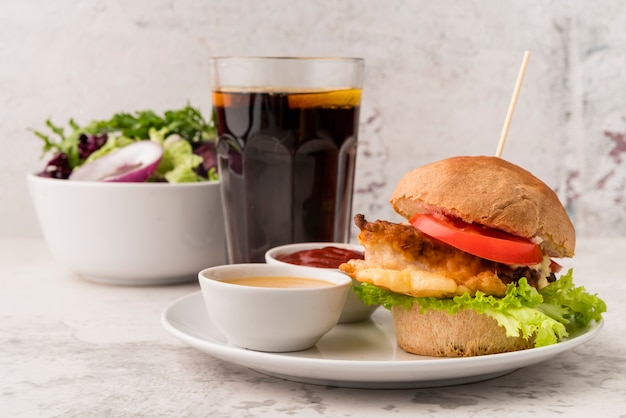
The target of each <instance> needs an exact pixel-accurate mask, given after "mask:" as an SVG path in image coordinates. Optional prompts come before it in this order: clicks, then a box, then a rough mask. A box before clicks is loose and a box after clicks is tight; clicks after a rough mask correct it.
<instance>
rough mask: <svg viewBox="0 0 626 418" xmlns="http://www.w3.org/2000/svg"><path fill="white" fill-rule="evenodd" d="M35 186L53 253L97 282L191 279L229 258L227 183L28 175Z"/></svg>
mask: <svg viewBox="0 0 626 418" xmlns="http://www.w3.org/2000/svg"><path fill="white" fill-rule="evenodd" d="M27 184H28V189H29V192H30V195H31V199H32V202H33V205H34V208H35V212H36V214H37V217H38V220H39V225H40V227H41V231H42V234H43V237H44V239H45V241H46V244H47V246H48V248H49V250H50V252H51V254H52V255H53V256H54V257H55V258H56V259H57V260H58V261H59V262H60V263H61V264H63V265H64V266H66V267H67V268H68V269H70V270H72V271H74V272H76V273H78V274H79V275H80V276H82V277H83V278H85V279H88V280H90V281H95V282H102V283H108V284H118V285H162V284H172V283H179V282H187V281H193V280H197V274H198V272H199V271H200V270H202V269H204V268H206V267H210V266H214V265H219V264H224V263H225V261H226V252H225V237H224V218H223V215H222V207H221V197H220V183H219V181H205V182H196V183H181V184H170V183H123V182H122V183H116V182H94V181H71V180H61V179H53V178H45V177H40V176H38V175H36V174H28V175H27Z"/></svg>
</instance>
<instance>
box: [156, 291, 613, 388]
mask: <svg viewBox="0 0 626 418" xmlns="http://www.w3.org/2000/svg"><path fill="white" fill-rule="evenodd" d="M161 322H162V324H163V326H164V327H165V329H166V330H167V331H169V332H170V333H172V334H173V335H174V336H176V337H177V338H179V339H180V340H182V341H183V342H185V343H187V344H189V345H191V346H192V347H195V348H197V349H198V350H200V351H203V352H205V353H208V354H210V355H211V356H213V357H217V358H219V359H222V360H226V361H229V362H232V363H236V364H239V365H242V366H245V367H249V368H251V369H254V370H257V371H259V372H261V373H265V374H268V375H271V376H275V377H280V378H283V379H288V380H293V381H297V382H304V383H312V384H318V385H328V386H339V387H350V388H385V389H391V388H422V387H437V386H448V385H457V384H463V383H470V382H478V381H481V380H486V379H491V378H494V377H498V376H502V375H504V374H507V373H510V372H512V371H514V370H517V369H519V368H520V367H524V366H529V365H531V364H536V363H539V362H542V361H545V360H548V359H550V358H552V357H554V356H556V355H558V354H560V353H563V352H565V351H568V350H571V349H573V348H575V347H577V346H579V345H580V344H583V343H585V342H587V341H589V340H590V339H592V338H593V337H594V336H595V335H596V334H597V333H598V332H599V331H600V329H601V328H602V325H603V323H602V322H600V323H598V324H595V325H593V326H592V327H590V328H589V329H588V330H586V331H585V332H584V333H582V334H580V335H578V336H576V337H574V338H571V339H569V340H566V341H563V342H560V343H558V344H554V345H550V346H547V347H540V348H533V349H530V350H523V351H516V352H513V353H503V354H493V355H488V356H478V357H465V358H437V357H425V356H416V355H412V354H408V353H405V352H404V351H402V350H401V349H400V348H398V346H397V344H396V337H395V334H394V331H393V323H392V319H391V315H390V313H389V311H387V310H386V309H384V308H379V309H378V310H377V311H376V312H374V314H373V315H372V317H371V319H369V320H366V321H363V322H359V323H354V324H345V325H337V326H336V327H335V328H333V329H332V330H331V331H330V332H329V333H328V334H326V335H325V336H324V337H323V338H322V339H321V340H320V341H319V342H318V343H317V345H316V346H315V347H313V348H311V349H309V350H306V351H299V352H293V353H264V352H258V351H250V350H246V349H243V348H239V347H235V346H233V345H230V344H229V343H228V342H227V340H226V338H225V337H224V335H223V334H222V333H221V332H220V331H219V330H218V329H217V328H216V327H215V325H214V324H213V323H212V322H211V320H210V318H209V316H208V314H207V313H206V310H205V307H204V301H203V299H202V295H201V293H200V292H196V293H193V294H190V295H187V296H185V297H183V298H181V299H179V300H177V301H175V302H173V303H172V304H171V305H170V306H169V307H167V308H166V309H165V310H164V311H163V314H162V316H161Z"/></svg>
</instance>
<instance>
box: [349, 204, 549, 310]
mask: <svg viewBox="0 0 626 418" xmlns="http://www.w3.org/2000/svg"><path fill="white" fill-rule="evenodd" d="M354 221H355V224H356V225H357V226H358V227H359V229H360V230H361V232H360V233H359V242H360V243H361V245H363V247H364V248H365V259H364V260H350V261H349V262H347V263H344V264H342V265H341V266H339V268H340V269H341V270H342V271H344V272H346V273H347V274H348V275H350V277H352V278H353V279H356V280H358V281H360V282H364V283H371V284H373V285H376V286H379V287H382V288H385V289H388V290H390V291H392V292H396V293H403V294H407V295H410V296H415V297H437V298H447V297H453V296H457V295H462V294H464V293H468V292H469V293H470V294H472V295H474V294H476V292H477V291H481V292H483V293H485V294H487V295H494V296H503V295H504V294H505V291H506V285H507V284H508V283H511V282H515V281H517V280H519V279H520V278H521V277H526V279H527V280H528V283H529V284H530V285H532V286H534V287H537V288H541V287H543V286H545V285H547V283H548V281H551V280H554V275H553V274H552V273H550V271H549V258H547V257H546V259H544V262H543V263H542V264H541V265H540V266H533V267H534V268H530V267H526V266H522V267H518V268H514V267H511V266H508V265H506V264H502V263H497V262H493V261H489V260H486V259H484V258H480V257H476V256H474V255H471V254H468V253H466V252H464V251H461V250H458V249H456V248H454V247H452V246H450V245H448V244H445V243H443V242H441V241H438V240H436V239H433V238H430V237H429V236H427V235H425V234H423V233H422V232H420V231H419V230H418V229H416V228H414V227H413V226H411V225H409V224H397V223H393V222H387V221H381V220H378V221H375V222H368V221H367V220H365V216H363V215H361V214H358V215H356V216H355V218H354Z"/></svg>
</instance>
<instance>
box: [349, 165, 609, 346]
mask: <svg viewBox="0 0 626 418" xmlns="http://www.w3.org/2000/svg"><path fill="white" fill-rule="evenodd" d="M390 203H391V205H392V206H393V208H394V210H395V211H396V212H397V213H398V214H400V215H401V216H402V217H404V218H406V222H403V223H393V222H388V221H384V220H377V221H375V222H369V221H367V220H366V219H365V216H364V215H362V214H357V215H356V216H355V218H354V220H355V224H356V225H357V226H358V228H359V229H360V233H359V236H358V239H359V242H360V243H361V245H363V247H364V249H365V258H364V259H363V260H356V259H355V260H350V261H348V262H347V263H344V264H342V265H341V266H340V269H341V270H342V271H344V272H346V273H347V274H349V275H350V276H351V277H352V278H353V279H355V280H357V281H359V282H360V283H361V284H360V286H357V287H356V288H355V291H356V292H357V293H358V294H359V296H360V297H361V299H362V300H363V301H364V302H365V303H366V304H381V305H382V306H384V307H385V308H387V309H389V310H390V311H391V314H392V317H393V323H394V328H395V333H396V337H397V342H398V345H399V346H400V347H401V348H402V349H403V350H404V351H406V352H409V353H413V354H419V355H427V356H439V357H466V356H478V355H486V354H495V353H503V352H509V351H517V350H523V349H528V348H533V347H539V346H545V345H549V344H554V343H557V342H558V341H560V340H562V339H565V338H567V337H568V336H571V335H573V334H574V333H576V332H577V331H580V330H581V329H584V328H585V327H587V326H589V324H590V322H592V321H599V320H600V319H601V316H602V313H603V312H605V311H606V305H605V304H604V302H603V301H602V300H601V299H600V298H599V297H597V296H596V295H592V294H589V293H588V292H587V291H586V290H585V289H584V288H583V287H577V286H575V285H574V283H573V279H572V270H571V269H570V270H569V271H568V272H567V273H566V274H563V275H560V277H557V276H558V275H559V274H560V270H561V269H562V268H561V266H560V265H559V264H558V263H557V262H556V261H555V260H554V259H555V258H556V259H558V258H567V257H572V256H574V250H575V244H576V235H575V230H574V226H573V225H572V222H571V220H570V218H569V216H568V215H567V212H566V210H565V208H564V207H563V205H562V204H561V202H560V201H559V199H558V197H557V195H556V194H555V193H554V191H553V190H552V189H550V187H548V186H547V185H546V184H545V183H543V182H542V181H541V180H539V179H538V178H536V177H535V176H534V175H533V174H531V173H530V172H528V171H526V170H524V169H522V168H521V167H519V166H517V165H515V164H512V163H510V162H507V161H505V160H503V159H501V158H498V157H487V156H472V157H469V156H467V157H465V156H464V157H454V158H449V159H445V160H441V161H438V162H434V163H431V164H427V165H425V166H422V167H419V168H417V169H415V170H413V171H411V172H409V173H407V174H406V175H404V177H403V178H402V179H401V180H400V182H399V183H398V185H397V187H396V189H395V191H394V193H393V195H392V197H391V200H390Z"/></svg>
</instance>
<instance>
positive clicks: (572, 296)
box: [354, 269, 606, 347]
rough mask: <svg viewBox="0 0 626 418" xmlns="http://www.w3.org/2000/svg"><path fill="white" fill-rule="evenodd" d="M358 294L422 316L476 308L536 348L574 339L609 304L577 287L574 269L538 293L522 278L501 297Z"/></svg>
mask: <svg viewBox="0 0 626 418" xmlns="http://www.w3.org/2000/svg"><path fill="white" fill-rule="evenodd" d="M354 289H355V291H356V292H357V294H358V295H359V297H360V298H361V300H362V301H363V302H364V303H365V304H366V305H375V304H380V305H382V306H383V307H384V308H386V309H391V308H392V307H394V306H399V307H402V308H404V309H410V308H411V307H412V306H413V304H414V303H419V307H420V311H422V312H424V311H426V310H428V309H435V310H443V311H447V312H449V313H450V314H454V313H456V312H457V311H458V310H460V309H473V310H475V311H476V312H478V313H480V314H484V315H488V316H490V317H491V318H493V319H495V320H496V321H497V322H498V324H499V325H500V326H501V327H503V328H505V330H506V335H507V336H509V337H518V336H520V335H521V336H522V337H524V338H529V337H530V336H532V335H535V347H541V346H546V345H551V344H555V343H557V342H559V341H560V340H562V339H564V338H566V337H568V336H570V335H575V334H576V333H577V332H579V331H582V330H584V329H585V328H586V327H587V326H589V324H590V323H591V322H592V321H600V320H601V319H602V313H604V312H606V304H605V303H604V302H603V301H602V300H601V299H600V298H599V297H598V296H597V295H592V294H589V293H588V292H587V291H586V290H585V288H584V287H582V286H581V287H577V286H575V285H574V282H573V278H572V270H571V269H570V270H569V271H568V272H567V274H564V275H563V276H561V278H560V279H559V280H556V281H554V282H552V283H550V284H549V285H548V286H546V287H545V288H543V289H541V290H539V291H538V290H537V289H535V288H534V287H532V286H530V285H529V284H528V281H527V280H526V278H522V279H520V280H519V282H518V283H517V284H515V283H511V284H509V285H507V289H506V294H505V296H504V297H501V298H500V297H495V296H489V295H486V294H484V293H482V292H477V293H476V295H475V296H473V297H472V296H471V295H470V294H469V293H466V294H464V295H462V296H455V297H453V298H449V299H438V298H429V297H427V298H415V297H412V296H409V295H404V294H399V293H394V292H391V291H389V290H386V289H382V288H380V287H378V286H374V285H371V284H368V283H362V284H361V285H360V286H355V287H354Z"/></svg>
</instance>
